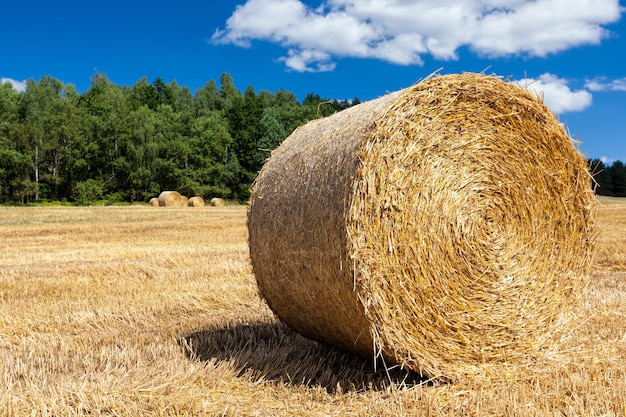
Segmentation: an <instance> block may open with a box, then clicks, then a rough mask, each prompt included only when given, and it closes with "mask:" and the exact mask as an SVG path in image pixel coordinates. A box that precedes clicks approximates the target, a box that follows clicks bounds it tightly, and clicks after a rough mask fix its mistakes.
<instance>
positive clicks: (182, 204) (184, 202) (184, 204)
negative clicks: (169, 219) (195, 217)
mask: <svg viewBox="0 0 626 417" xmlns="http://www.w3.org/2000/svg"><path fill="white" fill-rule="evenodd" d="M180 197H181V198H180V207H187V205H188V203H189V197H186V196H184V195H181V196H180Z"/></svg>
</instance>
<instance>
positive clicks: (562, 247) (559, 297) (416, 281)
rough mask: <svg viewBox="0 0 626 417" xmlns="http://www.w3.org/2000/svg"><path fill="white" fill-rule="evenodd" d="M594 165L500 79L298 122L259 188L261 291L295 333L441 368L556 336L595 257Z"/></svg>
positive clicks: (455, 369) (413, 93)
mask: <svg viewBox="0 0 626 417" xmlns="http://www.w3.org/2000/svg"><path fill="white" fill-rule="evenodd" d="M594 201H595V200H594V194H593V190H592V187H591V178H590V175H589V173H588V169H587V163H586V161H585V159H584V158H583V156H582V155H581V154H580V153H579V152H578V150H577V149H576V148H575V146H574V144H573V142H572V139H571V138H570V136H569V135H568V134H567V133H566V131H565V130H564V128H563V126H562V125H561V124H560V123H559V122H558V120H557V119H556V118H555V117H554V115H553V114H552V113H551V112H550V111H549V110H548V108H547V107H546V106H545V105H544V104H543V103H542V102H541V100H540V99H538V98H537V97H536V96H534V95H533V94H531V93H530V92H528V91H527V90H526V89H524V88H521V87H518V86H515V85H513V84H510V83H507V82H504V81H503V80H501V79H500V78H498V77H495V76H485V75H481V74H471V73H470V74H460V75H459V74H456V75H446V76H435V77H433V78H431V79H428V80H426V81H423V82H421V83H419V84H416V85H414V86H412V87H410V88H408V89H405V90H402V91H399V92H395V93H391V94H388V95H386V96H383V97H381V98H379V99H377V100H372V101H369V102H364V103H362V104H360V105H358V106H354V107H351V108H349V109H347V110H344V111H342V112H340V113H337V114H335V115H333V116H331V117H328V118H325V119H320V120H315V121H312V122H310V123H308V124H307V125H305V126H303V127H301V128H299V129H297V130H296V131H295V132H294V133H293V134H292V135H291V136H290V137H289V138H288V139H287V140H285V142H284V143H283V144H282V145H281V146H280V147H279V148H278V149H276V150H275V151H274V152H273V154H272V156H271V157H270V159H269V160H268V161H267V162H266V164H265V165H264V167H263V169H262V170H261V172H260V173H259V175H258V177H257V179H256V182H255V184H254V187H253V192H252V197H251V204H250V208H249V215H248V228H249V244H250V255H251V259H252V264H253V269H254V273H255V276H256V279H257V283H258V286H259V291H260V293H261V295H262V296H263V297H264V298H265V300H266V301H267V303H268V305H269V306H270V308H271V309H272V310H273V311H274V312H275V314H276V315H277V316H278V317H279V318H280V319H282V320H283V321H284V322H285V323H286V324H288V325H289V326H291V327H292V328H294V329H295V330H296V331H298V332H300V333H302V334H304V335H306V336H308V337H310V338H313V339H315V340H318V341H320V342H323V343H328V344H331V345H334V346H337V347H339V348H342V349H345V350H348V351H352V352H355V353H357V354H360V355H365V356H372V355H377V356H382V357H383V358H384V359H385V361H386V363H396V364H400V365H402V366H404V367H406V368H408V369H411V370H414V371H417V372H421V373H422V374H425V375H428V376H430V377H433V378H444V379H455V378H457V377H459V376H461V375H464V374H471V373H474V372H479V371H480V369H484V366H483V365H493V364H497V363H502V362H509V363H510V362H512V363H524V362H527V361H529V360H532V359H534V358H537V357H538V356H541V355H545V354H547V353H548V352H551V351H552V350H553V349H555V347H556V346H557V345H556V341H557V336H558V335H559V334H561V333H562V332H563V331H564V330H565V329H566V328H567V327H566V325H567V323H569V322H570V320H571V318H572V317H573V313H574V312H575V311H576V308H577V307H578V306H579V304H580V301H581V299H582V296H583V294H584V289H585V286H586V282H587V275H588V272H589V270H590V267H591V262H592V257H593V249H594V236H595V223H594V210H593V207H594Z"/></svg>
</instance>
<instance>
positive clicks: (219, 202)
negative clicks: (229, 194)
mask: <svg viewBox="0 0 626 417" xmlns="http://www.w3.org/2000/svg"><path fill="white" fill-rule="evenodd" d="M224 204H225V203H224V199H222V198H219V197H213V198H212V199H211V201H210V202H209V205H211V206H212V207H222V206H224Z"/></svg>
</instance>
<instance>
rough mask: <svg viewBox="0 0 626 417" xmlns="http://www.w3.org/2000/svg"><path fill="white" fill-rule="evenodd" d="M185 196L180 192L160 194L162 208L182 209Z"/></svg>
mask: <svg viewBox="0 0 626 417" xmlns="http://www.w3.org/2000/svg"><path fill="white" fill-rule="evenodd" d="M182 205H183V196H182V195H180V193H179V192H178V191H163V192H162V193H161V194H159V206H160V207H181V206H182Z"/></svg>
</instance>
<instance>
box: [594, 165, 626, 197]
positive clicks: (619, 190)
mask: <svg viewBox="0 0 626 417" xmlns="http://www.w3.org/2000/svg"><path fill="white" fill-rule="evenodd" d="M590 167H591V173H592V174H593V177H594V179H595V184H594V185H595V187H596V194H599V195H605V196H613V197H626V166H624V163H623V162H622V161H619V160H617V161H615V162H613V163H612V164H611V165H608V164H605V163H604V162H602V161H601V160H600V159H594V160H591V161H590Z"/></svg>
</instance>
